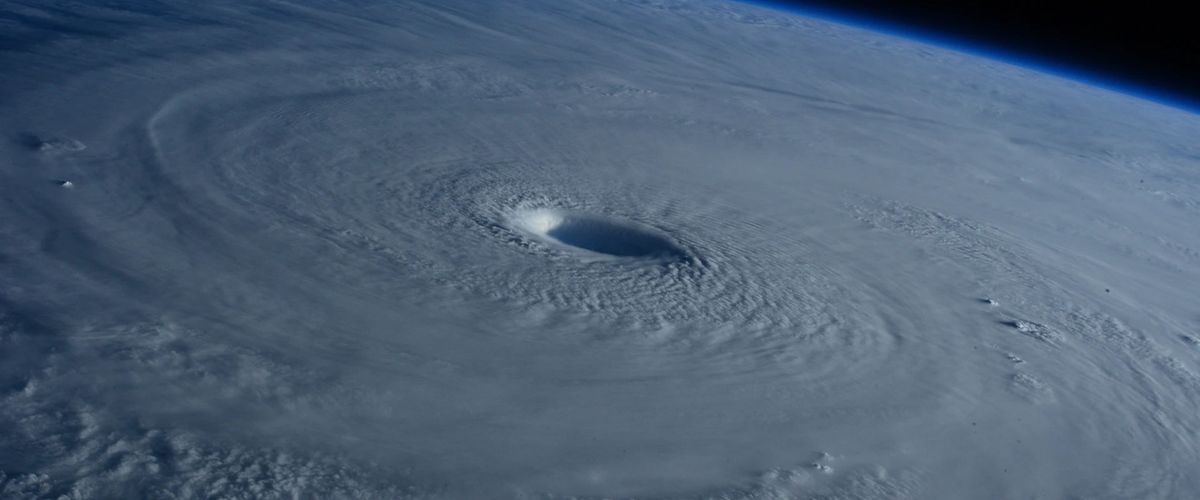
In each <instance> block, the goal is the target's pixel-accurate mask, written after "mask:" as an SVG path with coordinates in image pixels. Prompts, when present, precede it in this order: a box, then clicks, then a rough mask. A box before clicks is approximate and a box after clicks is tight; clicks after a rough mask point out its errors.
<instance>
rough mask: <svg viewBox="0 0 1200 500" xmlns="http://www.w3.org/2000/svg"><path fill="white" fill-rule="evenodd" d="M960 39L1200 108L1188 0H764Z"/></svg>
mask: <svg viewBox="0 0 1200 500" xmlns="http://www.w3.org/2000/svg"><path fill="white" fill-rule="evenodd" d="M760 3H765V4H792V5H795V6H796V7H798V8H799V9H801V10H807V11H810V12H813V11H815V12H817V13H820V14H825V15H828V16H829V17H834V18H843V19H853V20H860V21H864V22H867V23H869V24H876V25H878V24H882V25H884V26H889V27H890V28H891V29H892V31H900V32H906V31H912V32H916V33H920V34H921V35H923V37H924V38H934V39H939V40H957V41H962V42H966V43H968V44H970V45H972V46H974V47H978V48H981V49H983V50H985V51H987V52H990V53H1000V54H1005V55H1007V56H1008V57H1007V58H1008V59H1010V60H1015V61H1027V62H1030V63H1033V64H1036V65H1038V66H1041V67H1053V68H1056V69H1058V70H1060V72H1061V73H1065V74H1069V75H1074V76H1077V77H1081V78H1083V79H1086V80H1090V81H1095V82H1099V83H1105V84H1107V85H1108V86H1110V87H1117V88H1120V89H1122V90H1124V91H1127V92H1131V93H1138V94H1142V95H1146V96H1148V97H1152V98H1155V99H1157V100H1160V101H1167V102H1173V103H1175V104H1180V105H1184V106H1188V107H1190V108H1191V109H1200V17H1198V16H1196V15H1194V14H1190V13H1188V12H1187V11H1186V10H1187V9H1185V6H1186V5H1188V3H1187V2H1175V3H1174V4H1172V3H1168V2H1162V1H1157V0H1154V1H1134V2H1128V3H1125V4H1122V5H1119V6H1117V5H1105V4H1104V3H1102V2H1097V3H1096V4H1095V5H1092V6H1089V7H1088V8H1086V9H1081V8H1079V7H1077V6H1068V5H1067V3H1066V2H1061V1H1055V0H1043V1H1041V2H1034V1H1027V0H1011V1H1007V2H1000V1H987V2H970V1H964V0H959V1H957V2H951V1H926V2H915V1H905V0H893V1H879V0H874V1H871V0H842V1H829V0H810V1H765V2H760Z"/></svg>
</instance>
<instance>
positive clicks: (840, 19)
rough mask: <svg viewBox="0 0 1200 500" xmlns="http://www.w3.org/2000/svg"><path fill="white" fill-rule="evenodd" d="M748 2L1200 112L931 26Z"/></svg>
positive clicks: (1164, 95) (1192, 105)
mask: <svg viewBox="0 0 1200 500" xmlns="http://www.w3.org/2000/svg"><path fill="white" fill-rule="evenodd" d="M745 3H749V4H751V5H758V6H760V7H764V8H768V9H773V10H779V11H785V12H790V13H793V14H797V15H800V16H804V17H809V18H813V19H820V20H823V21H828V22H832V23H836V24H841V25H844V26H852V27H856V28H861V29H865V30H868V31H873V32H876V33H882V34H884V35H888V36H893V37H897V38H904V39H908V40H913V41H916V42H919V43H923V44H927V45H933V46H937V47H941V48H944V49H948V50H953V51H956V52H961V53H964V54H970V55H974V56H979V57H983V58H986V59H991V60H993V61H998V62H1002V63H1005V64H1010V65H1013V66H1018V67H1021V68H1026V69H1030V70H1033V71H1037V72H1039V73H1044V74H1048V75H1053V76H1057V77H1060V78H1065V79H1067V80H1071V81H1074V82H1078V83H1082V84H1085V85H1089V86H1093V87H1097V88H1101V89H1105V90H1109V91H1112V92H1117V93H1119V94H1124V95H1127V96H1131V97H1135V98H1138V99H1143V100H1146V101H1151V102H1154V103H1157V104H1161V105H1163V106H1168V107H1171V108H1175V109H1180V110H1184V111H1187V112H1190V113H1195V114H1200V103H1196V102H1194V100H1192V99H1190V98H1188V97H1185V96H1179V95H1177V94H1174V93H1171V92H1166V91H1160V90H1156V89H1152V88H1149V87H1147V86H1145V85H1138V84H1132V83H1128V82H1123V81H1120V80H1119V79H1114V78H1112V77H1110V76H1107V75H1100V74H1097V73H1095V72H1089V71H1086V70H1080V69H1075V68H1068V67H1066V66H1065V65H1063V64H1055V63H1053V62H1049V61H1045V60H1040V61H1039V60H1037V59H1035V58H1032V57H1029V56H1026V55H1022V54H1017V53H1014V52H1010V51H1006V50H1004V49H1002V48H999V47H995V46H991V45H986V44H981V43H976V42H972V41H970V40H966V39H962V38H959V37H954V36H948V35H944V34H940V33H936V32H933V31H931V30H926V29H921V28H916V27H912V26H904V25H901V24H899V23H893V22H889V21H887V20H885V19H880V18H875V17H867V16H861V15H854V14H849V13H846V12H842V11H838V10H835V9H829V8H824V7H821V6H816V5H795V4H790V3H783V2H775V1H770V0H746V1H745Z"/></svg>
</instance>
